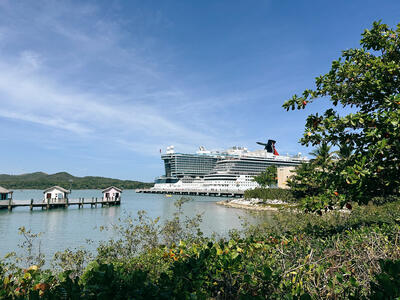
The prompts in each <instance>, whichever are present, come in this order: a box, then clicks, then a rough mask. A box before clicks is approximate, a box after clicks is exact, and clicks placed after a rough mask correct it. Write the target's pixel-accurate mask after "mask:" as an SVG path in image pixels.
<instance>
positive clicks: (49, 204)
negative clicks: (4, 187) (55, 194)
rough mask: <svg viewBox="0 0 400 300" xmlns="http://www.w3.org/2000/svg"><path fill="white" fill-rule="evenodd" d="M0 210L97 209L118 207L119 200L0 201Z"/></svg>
mask: <svg viewBox="0 0 400 300" xmlns="http://www.w3.org/2000/svg"><path fill="white" fill-rule="evenodd" d="M0 202H1V203H0V209H2V208H4V209H8V210H9V211H12V210H13V209H14V208H16V207H29V208H30V210H33V209H34V208H40V209H47V210H49V209H53V208H67V207H69V206H72V205H75V206H78V208H81V207H84V206H85V205H86V206H89V205H90V207H97V206H101V207H103V206H114V205H120V204H121V198H120V197H118V198H108V199H104V198H100V199H98V198H97V197H96V198H94V197H92V198H91V199H85V198H78V199H68V198H66V199H46V200H39V201H34V200H33V199H31V200H12V199H10V200H7V201H0Z"/></svg>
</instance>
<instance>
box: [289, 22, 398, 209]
mask: <svg viewBox="0 0 400 300" xmlns="http://www.w3.org/2000/svg"><path fill="white" fill-rule="evenodd" d="M360 45H361V47H360V48H358V49H349V50H345V51H343V52H342V55H341V57H340V58H339V59H338V60H335V61H333V62H332V67H331V70H330V71H329V72H328V73H326V74H325V75H322V76H319V77H317V78H316V80H315V83H316V88H315V89H314V90H311V89H307V90H305V91H304V92H303V94H302V95H301V96H298V95H294V96H293V97H292V98H291V99H290V100H288V101H286V102H285V103H284V105H283V107H284V108H285V109H286V110H289V109H292V110H294V109H296V108H297V109H305V108H306V107H308V106H309V105H310V104H311V103H312V102H314V101H316V100H319V99H321V98H324V99H328V100H329V101H330V103H331V104H332V105H331V107H329V108H328V109H327V110H326V111H325V112H323V113H321V114H320V113H316V114H311V115H309V116H308V118H307V120H306V124H305V132H304V136H303V138H302V139H301V140H300V142H301V144H302V145H307V146H310V145H311V146H316V145H323V144H326V145H330V146H333V147H335V148H338V149H339V151H338V155H337V157H338V159H337V160H336V161H335V163H334V164H333V165H332V166H331V167H330V169H329V171H327V172H330V174H329V175H330V176H329V179H328V182H327V184H326V185H327V187H326V191H325V192H326V193H328V194H332V192H336V193H339V194H340V195H343V197H342V198H341V199H342V200H341V203H342V205H343V204H344V203H345V202H346V201H350V200H353V201H357V202H359V203H367V202H368V201H369V199H370V198H371V197H374V196H382V195H383V196H384V195H393V194H399V184H400V181H399V180H400V124H399V123H400V91H399V90H400V24H399V25H397V28H396V29H391V28H389V26H388V25H386V24H382V23H381V22H374V23H373V26H372V28H371V29H370V30H365V31H364V33H363V34H362V39H361V42H360ZM338 107H343V108H347V107H351V108H352V111H354V112H352V113H349V114H344V115H340V114H339V112H338V111H337V108H338Z"/></svg>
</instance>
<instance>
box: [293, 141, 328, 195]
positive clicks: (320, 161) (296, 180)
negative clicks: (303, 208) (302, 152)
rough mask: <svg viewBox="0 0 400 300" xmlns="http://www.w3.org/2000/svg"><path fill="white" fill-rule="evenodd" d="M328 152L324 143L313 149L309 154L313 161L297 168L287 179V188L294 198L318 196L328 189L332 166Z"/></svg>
mask: <svg viewBox="0 0 400 300" xmlns="http://www.w3.org/2000/svg"><path fill="white" fill-rule="evenodd" d="M330 150H331V147H330V146H329V145H327V144H326V143H323V144H322V145H321V146H319V147H317V148H315V149H314V150H313V151H312V152H310V155H312V156H313V159H311V160H310V162H309V163H302V164H301V165H300V166H298V167H297V168H296V172H295V174H294V175H292V176H291V177H290V178H289V179H288V186H289V187H290V188H291V190H292V192H293V195H294V196H295V197H296V198H304V197H306V196H318V195H320V194H323V193H324V192H325V191H326V190H328V189H329V187H330V180H329V179H330V177H331V173H332V169H331V167H332V164H333V160H332V153H331V151H330Z"/></svg>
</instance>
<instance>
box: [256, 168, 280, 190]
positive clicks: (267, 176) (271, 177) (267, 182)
mask: <svg viewBox="0 0 400 300" xmlns="http://www.w3.org/2000/svg"><path fill="white" fill-rule="evenodd" d="M277 176H278V173H277V168H276V166H268V167H267V168H266V169H265V171H264V172H262V173H261V174H260V175H258V176H256V177H254V181H255V182H257V183H258V184H259V185H261V186H262V187H265V186H271V185H276V184H277V183H278V177H277Z"/></svg>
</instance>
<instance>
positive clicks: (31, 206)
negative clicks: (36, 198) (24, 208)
mask: <svg viewBox="0 0 400 300" xmlns="http://www.w3.org/2000/svg"><path fill="white" fill-rule="evenodd" d="M29 208H30V209H31V210H33V199H31V205H30V206H29Z"/></svg>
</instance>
